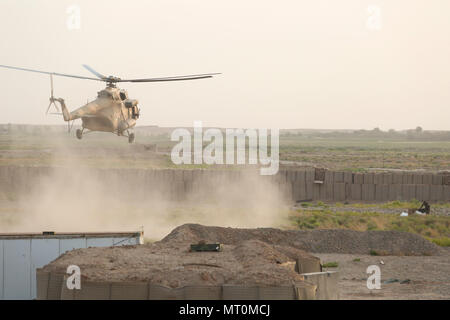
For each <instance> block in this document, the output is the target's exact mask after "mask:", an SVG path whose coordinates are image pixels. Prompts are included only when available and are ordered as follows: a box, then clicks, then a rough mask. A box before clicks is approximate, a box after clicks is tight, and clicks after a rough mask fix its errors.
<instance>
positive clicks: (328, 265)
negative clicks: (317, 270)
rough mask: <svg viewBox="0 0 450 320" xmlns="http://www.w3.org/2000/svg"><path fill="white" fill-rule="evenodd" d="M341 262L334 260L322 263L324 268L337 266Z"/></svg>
mask: <svg viewBox="0 0 450 320" xmlns="http://www.w3.org/2000/svg"><path fill="white" fill-rule="evenodd" d="M338 266H339V264H338V263H337V262H336V261H333V262H326V263H324V264H322V268H337V267H338Z"/></svg>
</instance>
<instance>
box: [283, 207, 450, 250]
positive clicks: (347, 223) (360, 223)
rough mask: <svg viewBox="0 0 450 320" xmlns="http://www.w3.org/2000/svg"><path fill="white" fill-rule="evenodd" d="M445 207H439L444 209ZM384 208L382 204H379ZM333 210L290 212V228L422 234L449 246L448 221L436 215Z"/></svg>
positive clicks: (317, 209) (449, 219)
mask: <svg viewBox="0 0 450 320" xmlns="http://www.w3.org/2000/svg"><path fill="white" fill-rule="evenodd" d="M445 205H446V204H442V206H445ZM381 206H383V205H381ZM335 210H337V211H332V210H331V209H328V208H326V207H324V208H319V207H315V206H313V205H311V204H310V207H307V208H300V209H297V210H296V211H293V212H291V213H290V216H289V220H290V223H291V225H294V226H295V227H296V228H298V229H303V230H305V229H306V230H307V229H350V230H357V231H367V230H394V231H403V232H411V233H415V234H418V235H421V236H423V237H425V238H427V239H430V240H431V241H433V242H435V243H436V244H439V245H444V246H446V245H448V242H449V239H450V218H449V217H447V216H437V215H427V216H421V215H411V216H409V217H400V216H399V215H398V214H392V213H381V212H376V211H374V212H354V211H348V210H347V211H343V210H342V211H339V207H337V208H335Z"/></svg>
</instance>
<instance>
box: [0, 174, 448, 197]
mask: <svg viewBox="0 0 450 320" xmlns="http://www.w3.org/2000/svg"><path fill="white" fill-rule="evenodd" d="M77 170H78V171H77ZM74 174H77V175H78V176H81V177H82V176H83V175H84V176H86V177H88V178H89V179H95V181H96V182H98V183H101V184H103V185H105V186H106V187H107V188H108V190H109V191H110V192H115V191H116V192H118V193H120V194H123V193H124V191H126V190H129V191H130V194H132V195H133V197H134V198H139V197H143V198H147V197H148V195H149V192H158V195H159V196H160V198H161V197H166V198H167V199H168V200H171V201H182V200H186V199H188V198H189V197H192V196H194V197H199V196H200V197H201V196H202V195H206V196H207V195H208V194H210V193H211V191H212V190H218V189H219V188H226V187H227V186H231V185H233V184H237V183H239V182H242V181H246V182H247V183H250V184H251V183H267V184H268V185H271V186H273V187H274V188H277V189H278V190H279V191H280V192H281V194H283V195H285V197H286V198H287V199H288V200H293V201H301V200H325V201H345V200H349V201H368V202H369V201H370V202H376V201H391V200H412V199H417V200H427V201H450V172H446V173H437V174H432V173H416V172H414V173H413V172H406V171H405V172H394V173H391V172H389V173H387V172H385V173H352V172H335V171H328V170H323V169H314V168H307V169H295V170H294V169H291V170H280V171H279V172H278V173H277V174H276V175H273V176H260V175H259V170H239V171H238V170H204V169H194V170H182V169H161V170H155V169H74V168H53V167H15V166H1V167H0V193H1V192H3V193H5V192H9V193H18V194H21V193H24V192H27V191H30V190H32V188H35V187H36V186H39V185H40V184H42V183H45V181H46V180H45V179H52V178H53V177H55V176H57V177H58V178H60V179H66V178H67V179H68V181H70V180H71V177H72V178H73V176H74Z"/></svg>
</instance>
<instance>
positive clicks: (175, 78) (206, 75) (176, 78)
mask: <svg viewBox="0 0 450 320" xmlns="http://www.w3.org/2000/svg"><path fill="white" fill-rule="evenodd" d="M217 74H220V73H204V74H193V75H186V76H173V77H161V78H148V79H120V80H117V82H160V81H182V80H197V79H206V78H212V77H213V76H214V75H217Z"/></svg>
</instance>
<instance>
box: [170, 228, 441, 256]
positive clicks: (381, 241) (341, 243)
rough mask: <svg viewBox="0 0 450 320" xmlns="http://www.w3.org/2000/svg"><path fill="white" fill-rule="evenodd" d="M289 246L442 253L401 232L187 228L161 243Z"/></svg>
mask: <svg viewBox="0 0 450 320" xmlns="http://www.w3.org/2000/svg"><path fill="white" fill-rule="evenodd" d="M252 239H253V240H259V241H262V242H265V243H268V244H272V245H279V246H289V247H293V248H297V249H301V250H304V251H307V252H316V253H350V254H351V253H354V254H369V253H372V254H380V255H408V256H417V255H439V254H440V253H441V252H442V249H441V248H439V247H438V246H436V245H435V244H433V243H431V242H429V241H427V240H426V239H424V238H422V237H420V236H418V235H415V234H411V233H406V232H398V231H364V232H361V231H353V230H344V229H333V230H310V231H309V230H308V231H305V230H279V229H273V228H258V229H237V228H223V227H207V226H202V225H198V224H185V225H182V226H180V227H178V228H176V229H174V230H173V231H172V232H171V233H170V234H169V235H168V236H166V237H165V238H164V239H162V240H161V243H165V242H171V243H176V242H197V241H201V240H204V241H207V242H220V243H224V244H229V245H237V244H239V243H242V242H243V241H247V240H252Z"/></svg>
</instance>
